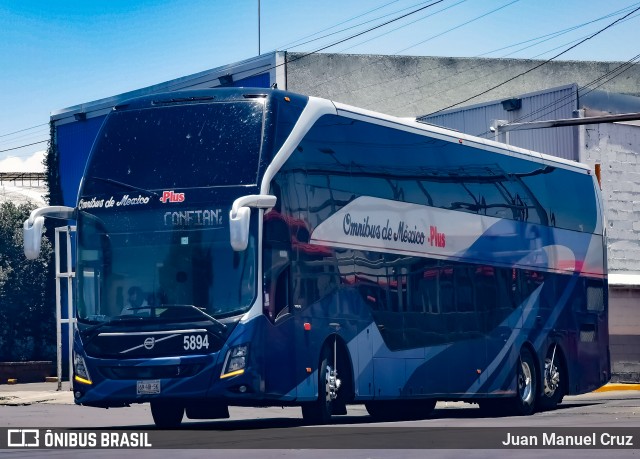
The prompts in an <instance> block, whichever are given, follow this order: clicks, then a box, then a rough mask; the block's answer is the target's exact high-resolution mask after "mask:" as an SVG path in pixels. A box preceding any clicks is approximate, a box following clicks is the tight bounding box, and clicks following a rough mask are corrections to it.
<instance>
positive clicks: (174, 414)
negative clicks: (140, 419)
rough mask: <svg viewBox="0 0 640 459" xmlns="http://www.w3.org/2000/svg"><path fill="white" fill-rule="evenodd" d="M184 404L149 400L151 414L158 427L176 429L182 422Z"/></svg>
mask: <svg viewBox="0 0 640 459" xmlns="http://www.w3.org/2000/svg"><path fill="white" fill-rule="evenodd" d="M183 415H184V406H182V405H180V404H179V403H177V402H173V401H165V400H158V401H154V402H151V416H153V422H154V423H155V425H156V427H157V428H158V429H177V428H178V427H180V423H182V416H183Z"/></svg>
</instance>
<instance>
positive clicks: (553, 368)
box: [544, 358, 560, 397]
mask: <svg viewBox="0 0 640 459" xmlns="http://www.w3.org/2000/svg"><path fill="white" fill-rule="evenodd" d="M559 385H560V371H559V370H558V366H557V365H556V364H555V363H551V359H550V358H547V359H545V361H544V395H545V396H547V397H553V395H554V394H555V392H556V390H558V386H559Z"/></svg>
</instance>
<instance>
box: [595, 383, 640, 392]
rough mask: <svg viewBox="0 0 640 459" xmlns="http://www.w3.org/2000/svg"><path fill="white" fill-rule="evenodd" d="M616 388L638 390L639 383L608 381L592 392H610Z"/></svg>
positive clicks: (639, 387)
mask: <svg viewBox="0 0 640 459" xmlns="http://www.w3.org/2000/svg"><path fill="white" fill-rule="evenodd" d="M616 390H640V384H623V383H609V384H606V385H604V386H602V387H601V388H600V389H596V390H594V392H612V391H616Z"/></svg>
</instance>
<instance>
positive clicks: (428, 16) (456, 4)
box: [338, 0, 518, 53]
mask: <svg viewBox="0 0 640 459" xmlns="http://www.w3.org/2000/svg"><path fill="white" fill-rule="evenodd" d="M466 1H467V0H460V1H459V2H457V3H454V4H453V5H450V6H447V7H446V8H443V9H441V10H439V11H436V12H435V13H431V14H428V15H426V16H424V17H421V18H420V19H416V20H415V21H411V22H409V23H407V24H403V25H401V26H399V27H396V28H395V29H391V30H389V31H388V32H385V33H381V34H380V35H376V36H375V37H372V38H369V39H368V40H365V41H361V42H360V43H356V44H355V45H352V46H349V47H348V48H343V49H341V50H338V52H339V53H343V52H345V51H348V50H350V49H353V48H357V47H358V46H361V45H364V44H365V43H369V42H370V41H373V40H377V39H378V38H380V37H384V36H385V35H389V34H390V33H393V32H396V31H398V30H400V29H403V28H405V27H408V26H410V25H412V24H415V23H416V22H420V21H423V20H425V19H427V18H430V17H431V16H435V15H436V14H438V13H442V12H443V11H446V10H448V9H450V8H453V7H454V6H458V5H459V4H461V3H464V2H466ZM516 1H518V0H516Z"/></svg>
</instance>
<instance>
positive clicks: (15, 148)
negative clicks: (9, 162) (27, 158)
mask: <svg viewBox="0 0 640 459" xmlns="http://www.w3.org/2000/svg"><path fill="white" fill-rule="evenodd" d="M48 141H49V140H41V141H40V142H33V143H28V144H26V145H20V146H19V147H13V148H7V149H6V150H0V153H4V152H5V151H11V150H19V149H20V148H25V147H30V146H32V145H38V144H39V143H45V142H48Z"/></svg>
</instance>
